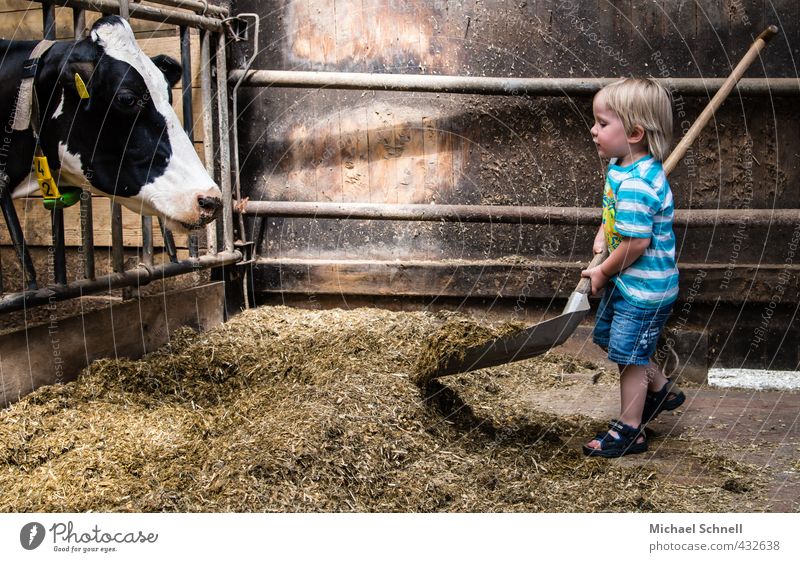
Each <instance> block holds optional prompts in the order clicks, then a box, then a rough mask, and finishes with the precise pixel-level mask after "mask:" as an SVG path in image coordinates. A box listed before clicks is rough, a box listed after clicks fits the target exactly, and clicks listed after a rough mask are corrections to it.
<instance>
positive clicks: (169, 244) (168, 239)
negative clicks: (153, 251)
mask: <svg viewBox="0 0 800 562" xmlns="http://www.w3.org/2000/svg"><path fill="white" fill-rule="evenodd" d="M158 228H159V229H160V230H161V238H163V239H164V251H165V252H167V255H168V256H169V261H170V262H172V263H178V248H177V247H176V246H175V237H174V236H172V231H171V230H170V229H168V228H167V227H166V225H165V224H164V219H162V218H161V217H158Z"/></svg>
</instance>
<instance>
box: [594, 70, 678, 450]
mask: <svg viewBox="0 0 800 562" xmlns="http://www.w3.org/2000/svg"><path fill="white" fill-rule="evenodd" d="M592 111H593V113H594V118H595V123H594V126H593V127H592V130H591V133H592V138H593V140H594V143H595V145H597V151H598V154H599V155H600V157H601V158H609V159H611V162H610V164H609V166H608V173H607V175H606V182H605V190H604V194H603V222H602V225H601V226H600V230H599V231H598V232H597V236H596V238H595V243H594V251H595V252H602V251H603V245H604V244H605V245H607V246H608V250H609V256H608V258H607V259H606V260H605V261H604V262H603V263H601V264H600V265H599V266H597V267H593V268H591V269H587V270H584V271H582V272H581V276H583V277H588V278H589V279H590V280H591V284H592V294H593V295H596V294H599V292H600V291H601V290H602V289H603V288H604V287H605V288H606V291H605V294H604V295H603V298H602V300H601V302H600V306H599V308H598V312H597V320H596V325H595V329H594V336H593V341H594V342H595V343H596V344H598V345H599V346H600V347H602V348H603V349H604V350H606V351H608V358H609V359H610V360H611V361H614V362H615V363H617V364H618V366H619V371H620V415H619V419H618V420H612V421H611V423H610V424H609V429H608V431H606V432H604V433H600V434H598V435H596V436H595V438H594V439H593V440H592V441H590V442H589V443H587V444H585V445H584V446H583V451H584V454H586V455H592V456H600V457H620V456H622V455H627V454H631V453H642V452H644V451H646V450H647V438H646V436H645V432H644V426H645V424H647V423H648V422H650V421H651V420H652V419H653V418H655V417H656V416H657V415H658V414H659V413H660V412H662V411H664V410H674V409H675V408H677V407H678V406H680V405H681V404H682V403H683V401H684V400H685V396H684V394H683V392H681V391H680V390H679V389H678V388H677V386H675V385H673V384H672V382H671V381H669V380H668V379H667V378H666V377H665V376H664V374H663V373H662V372H661V369H659V367H658V366H657V365H656V364H655V363H654V362H653V361H652V359H651V356H652V355H653V353H654V351H655V348H656V345H657V343H658V338H659V336H660V334H661V331H662V329H663V327H664V324H665V323H666V321H667V319H668V318H669V315H670V311H671V309H672V304H673V303H674V302H675V300H676V299H677V297H678V269H677V267H676V263H675V235H674V233H673V231H672V217H673V203H672V192H671V191H670V187H669V183H668V182H667V178H666V175H665V173H664V170H663V169H662V167H661V161H662V160H663V159H665V158H666V157H667V153H668V150H669V145H670V140H671V137H672V104H671V100H670V96H669V93H668V92H667V91H666V90H665V89H664V88H663V87H662V86H660V85H659V84H658V83H657V82H655V81H654V80H648V79H636V78H626V79H624V80H619V81H617V82H614V83H613V84H609V85H608V86H606V87H605V88H603V89H602V90H600V91H599V92H598V93H597V95H595V97H594V101H593V103H592Z"/></svg>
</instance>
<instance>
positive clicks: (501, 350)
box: [431, 25, 778, 378]
mask: <svg viewBox="0 0 800 562" xmlns="http://www.w3.org/2000/svg"><path fill="white" fill-rule="evenodd" d="M776 33H778V28H777V27H776V26H774V25H771V26H769V27H768V28H767V29H765V30H764V31H762V32H761V34H760V35H759V36H758V38H756V40H755V42H754V43H753V45H752V46H751V47H750V49H748V51H747V53H745V55H744V56H743V57H742V60H740V61H739V64H738V65H736V68H734V69H733V72H732V73H731V75H730V76H729V77H728V79H727V80H725V82H724V83H723V84H722V86H721V87H720V89H719V91H718V92H717V93H716V95H715V96H714V97H713V98H712V99H711V101H710V102H709V103H708V105H707V106H706V108H705V109H704V110H703V112H702V113H701V114H700V116H699V117H698V118H697V120H696V121H695V122H694V124H693V125H692V127H691V128H690V129H689V131H687V133H686V135H685V136H684V137H683V139H681V141H680V142H679V143H678V145H677V146H676V147H675V149H674V150H673V151H672V153H671V154H670V155H669V157H668V158H667V160H666V161H665V162H664V165H663V167H664V173H665V174H667V175H669V173H670V172H672V170H673V169H675V167H676V165H677V163H678V161H679V160H680V159H681V158H683V155H684V154H685V153H686V150H687V149H688V148H689V146H691V144H692V143H693V142H694V141H695V139H697V137H698V135H699V134H700V131H702V130H703V128H704V127H705V126H706V124H707V123H708V122H709V121H710V120H711V117H712V116H713V115H714V113H715V112H716V111H717V109H718V108H719V106H720V105H722V102H723V101H725V98H727V97H728V94H730V92H731V90H733V88H734V86H736V83H737V82H738V81H739V79H740V78H741V77H742V75H743V74H744V73H745V71H746V70H747V68H748V67H749V66H750V64H751V63H752V62H753V61H754V60H755V59H756V57H758V55H759V54H760V53H761V50H762V49H763V48H764V47H765V46H766V44H767V41H769V40H770V39H772V37H774V36H775V34H776ZM607 256H608V252H607V251H603V252H602V253H598V254H595V256H594V259H592V261H591V262H590V263H589V265H588V267H587V269H589V268H592V267H595V266H598V265H600V264H601V263H602V262H603V260H605V259H606V257H607ZM590 291H591V281H590V280H589V279H588V278H582V279H581V280H580V282H579V283H578V285H577V287H575V291H574V292H573V293H572V295H570V297H569V300H567V305H566V306H565V307H564V310H563V311H562V312H561V314H560V315H559V316H556V317H555V318H551V319H550V320H545V321H544V322H539V323H538V324H534V325H533V326H530V327H528V328H525V329H523V330H520V331H518V332H514V333H511V334H506V335H505V336H501V337H499V338H495V339H494V340H490V341H488V342H486V343H484V344H481V345H477V346H473V347H470V348H467V349H466V350H464V351H463V355H461V354H459V356H458V357H455V356H450V357H448V358H446V360H444V361H441V362H440V365H439V368H438V369H437V371H436V372H435V373H434V374H433V375H432V376H431V378H438V377H442V376H445V375H451V374H454V373H466V372H469V371H474V370H477V369H485V368H487V367H494V366H495V365H502V364H505V363H512V362H514V361H521V360H523V359H529V358H531V357H535V356H536V355H541V354H542V353H545V352H546V351H548V350H550V349H551V348H553V347H557V346H559V345H561V344H562V343H564V342H565V341H566V340H567V339H568V338H569V337H570V336H571V335H572V332H574V331H575V328H577V327H578V325H579V324H580V323H581V321H582V320H583V318H584V317H585V316H586V313H587V312H589V309H590V308H591V307H590V306H589V292H590Z"/></svg>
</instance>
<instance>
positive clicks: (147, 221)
mask: <svg viewBox="0 0 800 562" xmlns="http://www.w3.org/2000/svg"><path fill="white" fill-rule="evenodd" d="M142 262H143V263H144V264H145V265H153V217H142Z"/></svg>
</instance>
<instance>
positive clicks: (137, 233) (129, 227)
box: [0, 197, 188, 248]
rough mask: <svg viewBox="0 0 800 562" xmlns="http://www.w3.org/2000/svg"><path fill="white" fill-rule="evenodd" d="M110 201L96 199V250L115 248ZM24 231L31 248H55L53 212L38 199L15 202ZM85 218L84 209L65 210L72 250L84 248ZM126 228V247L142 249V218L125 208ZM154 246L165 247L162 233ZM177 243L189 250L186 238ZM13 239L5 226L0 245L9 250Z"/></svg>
mask: <svg viewBox="0 0 800 562" xmlns="http://www.w3.org/2000/svg"><path fill="white" fill-rule="evenodd" d="M109 201H110V199H108V198H107V197H92V213H93V219H94V244H95V246H96V247H108V246H111V211H110V205H109ZM14 206H15V207H16V209H17V214H18V215H19V218H20V222H21V223H22V231H23V233H24V235H25V240H26V242H27V244H28V245H29V246H51V245H52V241H51V233H50V211H48V210H47V209H45V208H44V206H43V205H42V200H41V199H40V198H37V197H29V198H25V199H16V200H14ZM80 221H81V216H80V206H79V205H74V206H72V207H69V208H67V209H64V236H65V241H66V245H67V246H68V247H75V246H80V245H81V229H80V226H81V222H80ZM122 228H123V232H124V236H123V238H124V245H125V246H126V247H138V246H141V245H142V220H141V216H140V215H138V214H136V213H134V212H133V211H130V210H128V209H126V208H124V207H123V209H122ZM153 230H154V233H153V239H154V240H153V243H154V245H155V246H156V247H158V248H160V247H163V245H164V241H163V240H162V239H161V232H160V231H159V229H158V228H154V229H153ZM175 242H176V244H177V245H178V247H180V248H186V247H188V246H187V242H188V240H187V237H186V235H175ZM10 244H11V239H10V237H9V234H8V229H7V228H6V227H5V223H3V227H2V228H0V245H4V246H8V245H10Z"/></svg>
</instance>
